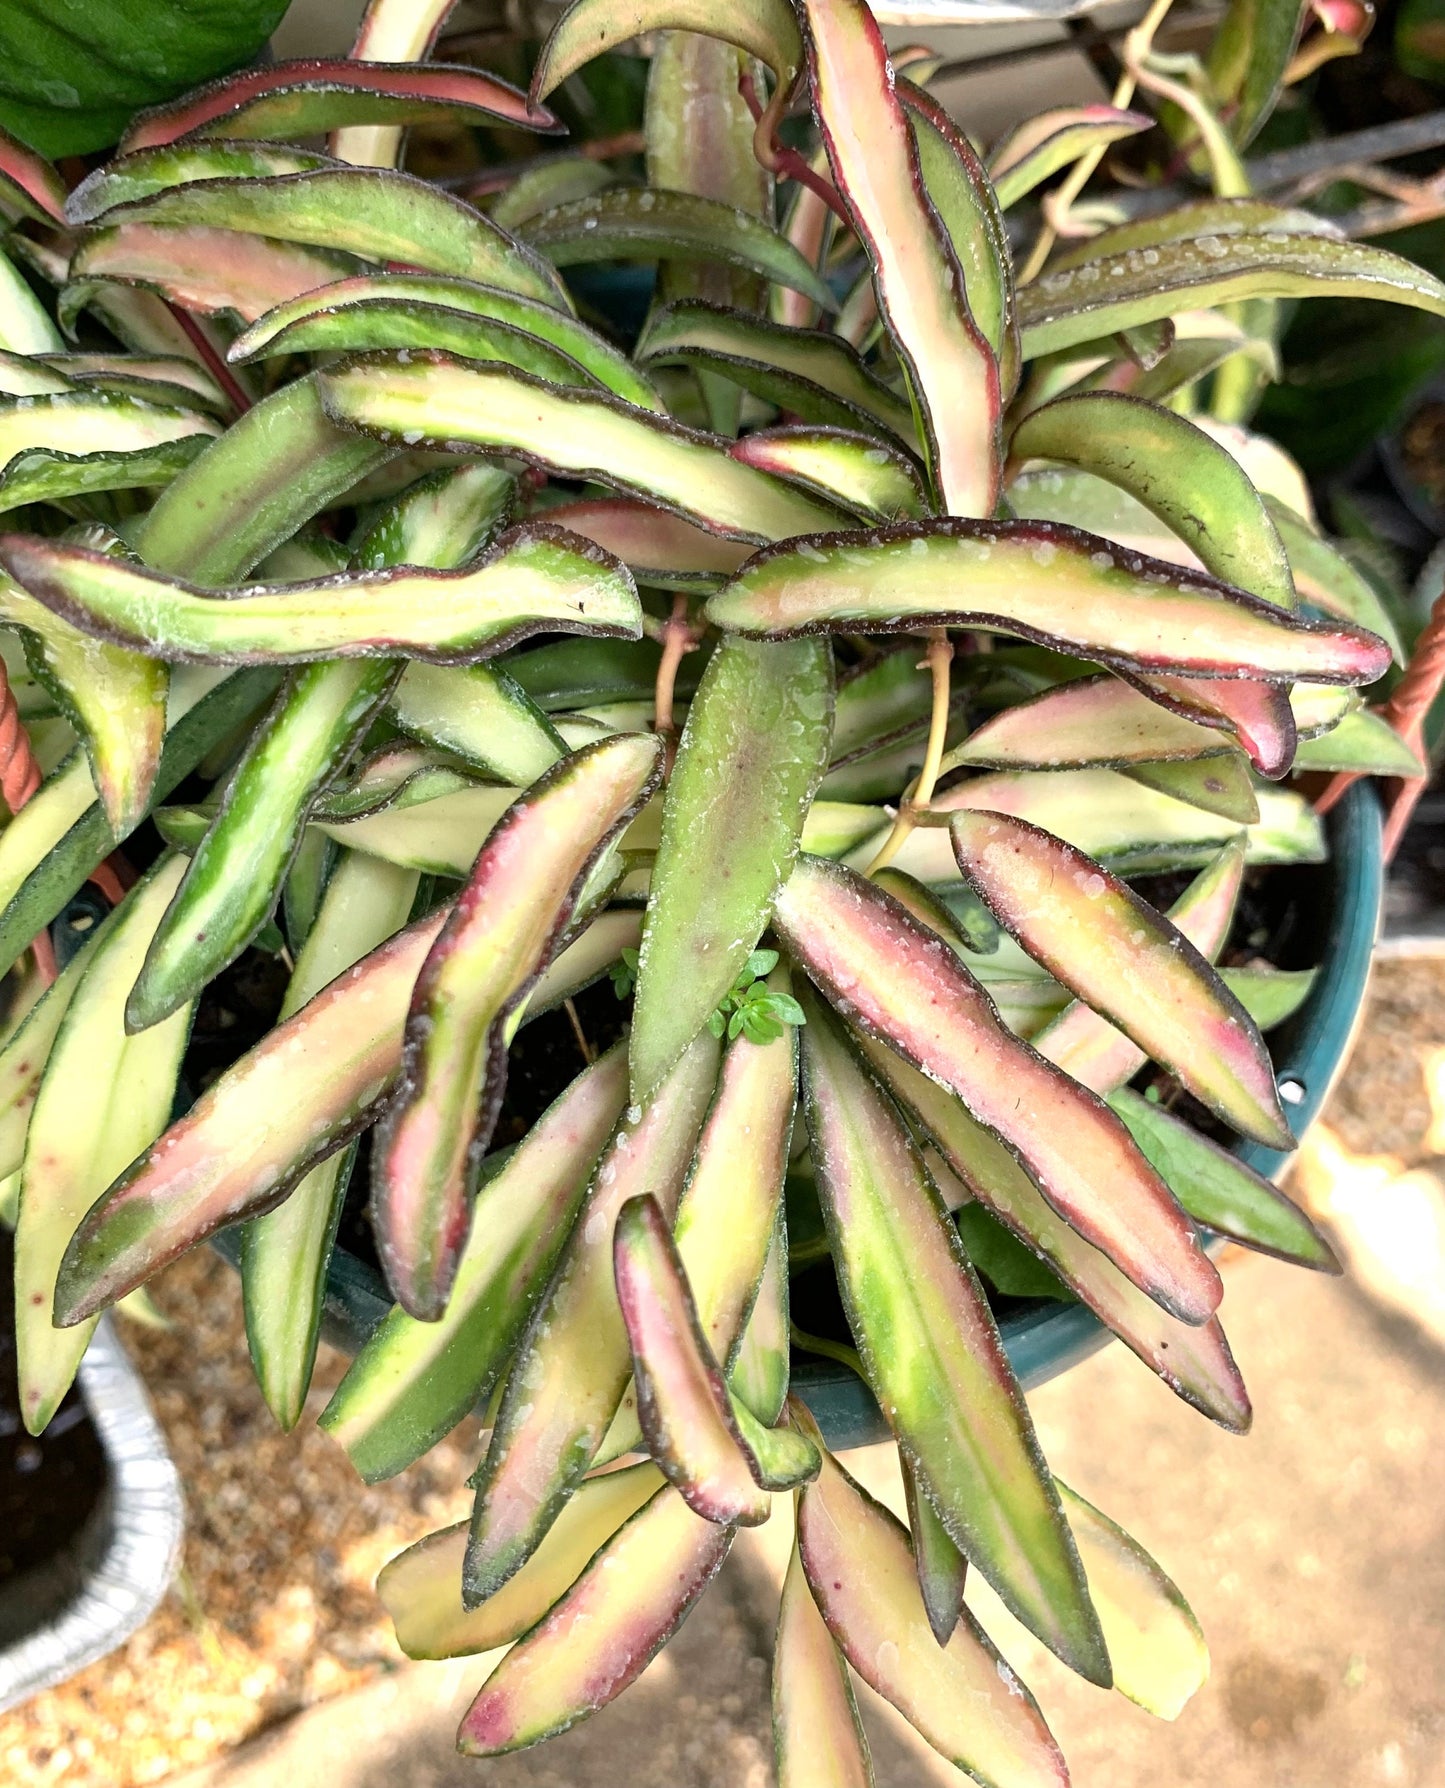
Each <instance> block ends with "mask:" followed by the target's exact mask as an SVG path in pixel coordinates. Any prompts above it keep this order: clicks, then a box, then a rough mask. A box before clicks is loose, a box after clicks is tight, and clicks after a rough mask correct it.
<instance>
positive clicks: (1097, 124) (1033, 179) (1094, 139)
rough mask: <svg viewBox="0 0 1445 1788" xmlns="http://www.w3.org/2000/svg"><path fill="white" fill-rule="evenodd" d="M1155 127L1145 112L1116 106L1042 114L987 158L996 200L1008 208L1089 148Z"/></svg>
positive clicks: (1011, 134) (1069, 108) (1065, 108)
mask: <svg viewBox="0 0 1445 1788" xmlns="http://www.w3.org/2000/svg"><path fill="white" fill-rule="evenodd" d="M1153 128H1154V120H1153V119H1152V118H1151V117H1149V115H1148V114H1147V113H1146V112H1128V111H1122V110H1120V109H1119V108H1117V107H1115V106H1097V105H1096V106H1059V107H1058V108H1056V109H1055V110H1052V111H1047V112H1038V113H1036V114H1035V115H1034V116H1033V117H1032V118H1029V119H1026V120H1025V121H1024V123H1022V124H1020V125H1017V126H1016V127H1015V128H1014V129H1013V130H1011V131H1010V132H1009V134H1008V135H1007V136H1006V137H1005V138H1004V139H1003V141H1002V142H1001V143H999V144H997V145H996V146H995V148H994V149H993V151H992V153H991V154H990V155H989V158H988V171H989V178H990V179H991V180H992V181H993V184H994V190H995V192H997V194H998V202H999V204H1000V205H1002V206H1003V207H1004V209H1005V210H1007V209H1008V207H1009V206H1010V205H1016V204H1017V203H1018V201H1019V200H1020V199H1021V198H1023V197H1025V195H1026V194H1028V193H1031V192H1032V191H1033V189H1034V188H1035V187H1036V186H1039V185H1041V184H1042V183H1043V182H1044V181H1045V180H1047V179H1048V178H1049V176H1050V175H1051V174H1057V173H1058V171H1059V169H1060V168H1064V167H1067V166H1068V165H1069V164H1070V163H1071V162H1075V161H1078V160H1079V159H1080V158H1081V157H1082V156H1085V155H1087V154H1089V152H1090V151H1091V150H1094V149H1103V148H1106V147H1107V146H1108V145H1109V144H1110V143H1118V142H1122V141H1123V139H1124V138H1125V137H1136V136H1138V135H1139V133H1140V131H1144V130H1152V129H1153Z"/></svg>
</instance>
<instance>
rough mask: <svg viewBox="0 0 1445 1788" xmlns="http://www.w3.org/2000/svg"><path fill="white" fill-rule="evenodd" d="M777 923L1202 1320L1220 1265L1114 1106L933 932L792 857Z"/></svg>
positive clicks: (847, 997) (1084, 1219)
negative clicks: (1014, 1016)
mask: <svg viewBox="0 0 1445 1788" xmlns="http://www.w3.org/2000/svg"><path fill="white" fill-rule="evenodd" d="M773 924H774V929H775V930H776V931H777V933H778V935H779V937H780V938H781V939H782V941H783V942H784V943H785V945H786V947H787V948H788V950H789V951H790V953H791V954H792V955H793V957H794V958H795V959H796V961H797V962H798V963H799V965H800V966H801V967H802V968H804V969H805V970H806V971H807V973H808V974H809V975H810V976H811V977H812V979H813V980H814V981H816V982H817V983H818V985H819V986H820V987H821V988H822V989H823V991H824V992H825V993H826V994H827V995H828V997H829V999H830V1000H831V1001H832V1002H833V1003H834V1004H835V1005H836V1006H837V1007H838V1008H839V1010H840V1011H841V1012H843V1014H844V1015H845V1017H847V1018H848V1020H849V1022H850V1023H852V1024H854V1025H856V1026H857V1027H858V1028H860V1029H862V1030H863V1031H865V1032H866V1033H868V1034H869V1035H870V1036H875V1037H877V1038H879V1039H880V1040H881V1041H883V1042H885V1043H887V1044H888V1045H889V1046H890V1047H891V1048H893V1049H895V1050H897V1052H898V1053H899V1055H901V1056H902V1057H903V1058H904V1060H905V1061H909V1062H911V1063H913V1064H914V1066H916V1067H920V1068H922V1069H923V1070H924V1072H925V1073H926V1074H928V1075H929V1076H930V1077H931V1078H932V1079H934V1080H936V1081H937V1082H938V1083H939V1084H940V1085H942V1086H946V1087H948V1088H949V1089H950V1090H951V1091H952V1092H954V1093H955V1094H956V1095H957V1096H958V1097H959V1098H960V1099H962V1100H963V1101H964V1103H965V1105H967V1107H968V1108H969V1110H970V1111H971V1112H972V1114H973V1115H974V1117H975V1118H977V1119H978V1121H979V1122H980V1123H981V1124H984V1125H985V1126H987V1127H988V1128H989V1129H990V1130H991V1131H992V1132H993V1133H995V1134H996V1135H997V1136H998V1138H999V1139H1000V1140H1001V1141H1002V1142H1003V1143H1004V1144H1005V1145H1006V1146H1007V1147H1008V1148H1009V1149H1010V1150H1012V1151H1013V1152H1014V1153H1015V1154H1016V1155H1017V1157H1018V1158H1019V1159H1020V1160H1021V1161H1022V1162H1023V1163H1024V1165H1025V1166H1026V1167H1027V1168H1028V1170H1029V1172H1030V1173H1031V1174H1032V1175H1033V1176H1034V1178H1035V1179H1036V1181H1037V1182H1038V1184H1039V1186H1040V1189H1041V1190H1042V1191H1043V1192H1044V1195H1045V1197H1047V1198H1048V1200H1049V1201H1050V1203H1051V1204H1053V1206H1054V1207H1055V1209H1056V1210H1058V1211H1059V1213H1060V1215H1062V1216H1064V1217H1065V1218H1066V1219H1067V1220H1068V1221H1069V1222H1071V1223H1073V1224H1074V1225H1075V1226H1076V1227H1077V1228H1078V1230H1079V1232H1080V1234H1082V1235H1084V1236H1085V1237H1086V1238H1087V1239H1089V1240H1091V1241H1093V1242H1094V1243H1095V1244H1096V1246H1099V1247H1101V1248H1104V1249H1105V1250H1106V1251H1108V1252H1109V1253H1110V1254H1111V1256H1112V1257H1113V1258H1115V1259H1116V1260H1117V1261H1118V1264H1119V1265H1120V1267H1121V1269H1122V1270H1124V1271H1125V1272H1127V1273H1128V1275H1129V1277H1130V1278H1131V1279H1133V1280H1134V1282H1135V1283H1136V1284H1137V1285H1138V1286H1139V1287H1140V1289H1141V1290H1144V1291H1147V1292H1148V1293H1149V1294H1150V1296H1152V1297H1155V1298H1157V1299H1158V1300H1159V1301H1160V1302H1162V1303H1163V1304H1164V1306H1165V1308H1166V1309H1169V1310H1171V1311H1172V1312H1173V1313H1175V1314H1177V1315H1179V1316H1181V1317H1183V1318H1184V1319H1185V1320H1190V1321H1194V1322H1203V1321H1204V1320H1205V1319H1206V1318H1207V1317H1208V1316H1209V1315H1210V1313H1211V1312H1212V1311H1213V1310H1214V1308H1215V1307H1216V1305H1217V1304H1218V1303H1219V1299H1220V1297H1221V1295H1222V1287H1221V1285H1220V1282H1219V1275H1218V1273H1217V1272H1216V1271H1215V1269H1214V1267H1213V1266H1212V1264H1211V1263H1210V1261H1209V1259H1208V1257H1207V1256H1206V1255H1205V1254H1204V1253H1203V1252H1202V1251H1201V1249H1200V1246H1199V1239H1198V1237H1197V1236H1196V1235H1195V1233H1194V1229H1193V1226H1192V1225H1191V1224H1190V1223H1189V1221H1188V1219H1187V1218H1186V1217H1185V1216H1184V1213H1183V1212H1182V1211H1181V1210H1180V1209H1179V1206H1178V1205H1177V1204H1176V1202H1175V1200H1174V1198H1173V1197H1172V1195H1171V1194H1170V1192H1169V1190H1168V1188H1167V1187H1166V1186H1165V1185H1164V1183H1163V1181H1162V1180H1160V1179H1159V1177H1158V1175H1157V1174H1155V1172H1154V1171H1153V1169H1152V1168H1151V1167H1149V1165H1148V1163H1147V1162H1146V1161H1145V1160H1144V1157H1143V1156H1142V1155H1141V1154H1140V1153H1139V1151H1138V1149H1137V1148H1136V1147H1135V1146H1134V1144H1133V1142H1132V1141H1131V1140H1130V1138H1129V1135H1128V1132H1127V1131H1126V1130H1125V1129H1124V1127H1123V1125H1122V1124H1120V1123H1119V1121H1118V1119H1117V1118H1115V1117H1114V1115H1113V1113H1112V1112H1110V1111H1109V1110H1108V1108H1107V1107H1106V1106H1104V1105H1103V1104H1102V1103H1101V1102H1100V1101H1099V1100H1098V1099H1097V1098H1096V1097H1095V1096H1094V1095H1093V1094H1092V1093H1088V1092H1086V1091H1085V1090H1084V1089H1083V1088H1082V1087H1080V1086H1078V1085H1077V1084H1076V1083H1075V1082H1074V1081H1072V1080H1070V1079H1069V1078H1068V1076H1067V1075H1064V1074H1061V1073H1060V1072H1059V1070H1058V1069H1057V1068H1055V1067H1053V1066H1052V1064H1050V1063H1047V1062H1045V1061H1044V1060H1043V1059H1042V1057H1040V1056H1038V1055H1037V1054H1035V1053H1034V1051H1033V1050H1032V1049H1030V1048H1029V1047H1028V1045H1027V1044H1025V1043H1023V1042H1021V1041H1020V1040H1019V1039H1018V1038H1017V1037H1015V1036H1014V1035H1013V1034H1012V1033H1011V1032H1010V1031H1008V1030H1007V1029H1005V1027H1004V1025H1003V1023H1002V1022H1001V1020H1000V1019H999V1017H998V1014H997V1012H996V1010H995V1009H994V1006H993V1003H992V1001H991V1000H990V999H989V998H988V996H987V995H986V994H985V993H984V991H983V989H982V988H981V987H980V986H979V984H978V983H977V982H976V981H975V980H974V978H973V977H972V975H970V974H969V972H968V970H967V969H966V968H965V967H964V966H963V964H962V963H961V962H960V961H959V959H958V957H957V955H956V954H955V953H954V952H953V951H952V950H950V949H949V947H948V945H947V944H946V943H944V941H943V939H942V938H939V937H936V936H935V935H934V934H933V933H931V932H929V931H926V930H925V929H924V928H923V927H922V926H921V925H919V924H918V922H917V921H916V920H915V919H913V918H912V917H911V916H910V915H909V914H908V913H906V912H905V911H904V909H903V908H902V907H901V906H899V905H898V903H897V902H896V901H894V900H892V899H890V898H889V897H888V896H887V895H886V894H884V893H883V892H882V891H881V890H880V889H877V888H875V887H873V885H872V884H871V883H870V882H868V881H866V880H864V878H863V877H862V876H860V875H856V874H855V873H853V871H851V870H848V869H844V868H842V867H840V866H839V865H837V864H834V863H828V862H824V861H823V860H821V859H820V858H817V857H803V858H800V860H799V863H798V866H797V868H796V869H794V871H793V874H792V876H791V878H790V879H789V881H788V882H787V884H786V886H785V887H784V889H783V892H782V894H781V896H780V897H779V900H778V904H777V908H776V911H775V913H774V916H773Z"/></svg>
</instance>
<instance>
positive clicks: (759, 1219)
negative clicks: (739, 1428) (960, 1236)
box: [596, 970, 798, 1464]
mask: <svg viewBox="0 0 1445 1788" xmlns="http://www.w3.org/2000/svg"><path fill="white" fill-rule="evenodd" d="M769 985H770V986H772V987H773V989H774V990H775V991H777V992H786V991H787V990H788V985H789V983H788V978H787V976H786V975H785V974H784V973H783V972H782V971H780V970H774V972H773V975H772V976H771V977H770V981H769ZM797 1087H798V1043H797V1031H796V1030H795V1029H794V1028H793V1027H792V1026H788V1027H786V1028H785V1029H784V1031H783V1034H782V1035H781V1036H780V1037H776V1038H774V1040H773V1041H772V1042H771V1043H761V1044H759V1043H753V1042H750V1041H749V1040H748V1038H746V1037H737V1038H735V1039H734V1040H733V1041H732V1042H731V1043H730V1044H729V1045H728V1047H727V1052H726V1054H725V1055H724V1056H723V1063H722V1069H721V1072H720V1073H719V1075H718V1087H717V1095H716V1097H715V1098H714V1100H713V1102H712V1108H711V1110H710V1111H709V1112H708V1114H707V1122H706V1123H705V1124H704V1126H703V1130H702V1135H701V1136H700V1137H699V1138H698V1145H697V1152H696V1154H695V1155H694V1156H693V1159H692V1165H691V1167H690V1168H689V1169H688V1175H687V1184H686V1185H685V1186H684V1187H683V1192H682V1198H681V1200H680V1202H679V1204H678V1209H677V1221H676V1223H675V1224H674V1225H673V1236H674V1239H675V1240H676V1242H677V1249H678V1254H679V1257H680V1258H681V1261H682V1265H683V1270H684V1272H685V1273H686V1275H687V1280H688V1284H689V1285H690V1287H691V1289H692V1296H693V1299H694V1302H695V1304H696V1307H697V1314H698V1321H699V1322H700V1324H701V1326H702V1333H703V1336H704V1338H705V1339H706V1341H707V1344H708V1347H709V1349H710V1350H711V1352H712V1354H713V1357H714V1358H715V1359H716V1360H717V1361H718V1362H719V1364H720V1365H722V1366H723V1367H725V1368H727V1369H728V1370H729V1375H730V1377H731V1369H732V1367H733V1366H734V1365H735V1364H736V1362H737V1358H738V1355H739V1350H740V1348H741V1346H742V1342H743V1331H744V1327H745V1325H746V1324H747V1323H748V1322H749V1321H750V1312H751V1310H752V1309H753V1308H754V1307H755V1304H756V1301H757V1299H758V1298H760V1297H761V1296H762V1295H763V1294H762V1290H761V1286H762V1281H763V1279H764V1277H765V1275H766V1272H767V1265H768V1262H769V1260H770V1259H771V1258H772V1255H773V1253H774V1250H775V1249H776V1247H777V1245H778V1230H779V1225H780V1223H781V1221H782V1192H783V1177H784V1174H785V1172H786V1170H787V1164H788V1149H789V1145H790V1144H791V1141H792V1135H793V1118H794V1113H795V1110H796V1107H797ZM739 1137H746V1138H747V1144H746V1146H745V1147H740V1146H739V1141H738V1139H739ZM784 1248H785V1249H786V1238H784ZM765 1320H766V1318H765ZM784 1328H785V1331H786V1325H784ZM755 1339H756V1337H755ZM784 1361H785V1362H786V1332H785V1333H784ZM784 1370H785V1371H786V1364H785V1368H784ZM734 1388H735V1389H737V1390H738V1391H739V1394H740V1395H741V1396H742V1399H743V1401H744V1402H745V1403H746V1401H747V1397H746V1393H745V1391H744V1390H743V1387H742V1385H737V1386H734ZM782 1401H783V1399H782V1395H781V1394H778V1393H776V1392H775V1391H774V1390H772V1389H768V1390H767V1391H766V1393H765V1394H764V1395H763V1396H762V1397H761V1399H760V1409H761V1412H762V1414H763V1415H764V1416H765V1418H766V1419H767V1420H768V1422H769V1423H771V1422H773V1421H776V1419H777V1414H778V1411H779V1409H780V1408H781V1407H782ZM735 1413H736V1412H735ZM747 1438H748V1437H747V1436H744V1439H745V1441H746V1439H747ZM641 1445H642V1430H641V1428H640V1427H639V1425H638V1420H637V1394H636V1387H635V1386H629V1387H628V1390H627V1394H626V1396H625V1397H624V1398H623V1400H622V1405H621V1407H620V1408H619V1410H618V1412H617V1416H616V1418H615V1420H614V1421H613V1423H612V1426H611V1428H610V1429H609V1430H608V1434H607V1439H606V1441H605V1442H604V1444H603V1446H602V1447H601V1448H600V1449H599V1451H598V1454H597V1460H596V1462H597V1463H598V1464H601V1463H603V1462H604V1461H605V1460H608V1459H615V1458H617V1457H619V1456H620V1455H621V1454H622V1453H627V1452H632V1451H634V1450H635V1449H637V1448H638V1447H640V1446H641Z"/></svg>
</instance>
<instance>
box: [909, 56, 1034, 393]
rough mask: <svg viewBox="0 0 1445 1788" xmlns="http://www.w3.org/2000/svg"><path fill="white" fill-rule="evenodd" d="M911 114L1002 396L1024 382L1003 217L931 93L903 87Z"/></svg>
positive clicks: (977, 164)
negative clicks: (995, 368) (987, 346)
mask: <svg viewBox="0 0 1445 1788" xmlns="http://www.w3.org/2000/svg"><path fill="white" fill-rule="evenodd" d="M897 91H898V97H899V98H900V99H901V100H902V102H903V104H904V106H905V107H906V108H907V110H908V114H909V124H910V127H911V129H912V131H913V142H914V146H915V148H916V149H917V151H918V166H919V170H920V172H921V173H922V175H923V186H924V191H925V192H926V193H927V194H928V199H929V203H930V204H931V205H932V206H933V209H934V210H935V212H936V213H937V214H938V219H939V222H940V223H941V224H942V225H943V231H944V234H945V236H946V237H947V238H948V243H949V246H950V247H951V248H952V250H953V252H954V254H955V255H956V256H957V258H958V263H959V266H960V267H961V268H962V270H963V284H964V291H965V293H966V295H967V298H968V308H969V310H970V312H971V313H972V315H973V320H974V322H975V323H976V324H977V325H978V327H979V330H980V331H981V332H982V334H983V338H984V340H985V341H986V342H987V343H988V345H989V350H990V352H991V353H992V354H993V356H994V358H995V359H996V360H997V361H998V367H999V382H1000V385H1001V388H1002V396H1003V397H1004V398H1007V397H1008V396H1010V395H1011V394H1012V393H1013V391H1014V390H1015V388H1016V387H1017V385H1018V382H1019V328H1018V318H1017V316H1016V314H1015V313H1016V308H1017V307H1016V304H1015V298H1014V284H1013V251H1012V249H1011V248H1010V246H1009V239H1008V229H1007V226H1006V225H1005V223H1004V218H1003V211H1002V210H1001V209H1000V206H999V202H998V199H997V198H996V196H995V194H994V190H993V187H992V186H991V185H990V184H989V178H988V175H987V174H986V173H985V172H984V170H983V163H982V162H981V161H980V160H979V159H978V156H977V154H976V153H975V151H974V147H973V144H972V143H970V142H969V140H968V138H967V137H966V136H965V135H964V134H963V132H962V131H961V130H960V129H959V128H958V126H957V124H955V123H954V121H953V119H952V118H951V117H950V116H949V114H948V113H947V111H946V110H945V109H944V108H943V107H942V106H941V105H940V104H939V103H938V101H937V100H936V99H935V98H934V97H933V95H932V94H931V93H926V92H925V91H924V90H923V88H922V87H918V86H915V85H914V83H913V82H912V81H902V82H900V83H899V84H898V89H897Z"/></svg>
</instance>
